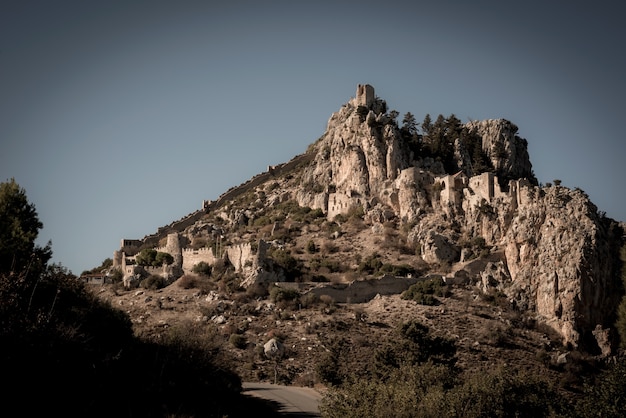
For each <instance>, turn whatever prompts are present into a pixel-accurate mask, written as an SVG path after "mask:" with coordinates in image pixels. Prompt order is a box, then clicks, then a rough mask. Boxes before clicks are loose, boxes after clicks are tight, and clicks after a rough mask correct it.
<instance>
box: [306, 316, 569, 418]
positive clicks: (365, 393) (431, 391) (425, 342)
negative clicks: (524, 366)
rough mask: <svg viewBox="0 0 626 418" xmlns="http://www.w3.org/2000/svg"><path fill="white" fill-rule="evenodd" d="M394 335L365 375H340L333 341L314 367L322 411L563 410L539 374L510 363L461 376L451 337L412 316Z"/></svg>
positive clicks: (476, 413) (465, 413)
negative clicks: (321, 387)
mask: <svg viewBox="0 0 626 418" xmlns="http://www.w3.org/2000/svg"><path fill="white" fill-rule="evenodd" d="M397 335H398V338H396V339H395V340H392V341H391V342H389V343H388V344H387V345H386V346H384V347H383V348H381V349H379V350H378V351H377V352H376V355H375V359H374V365H373V369H372V370H371V372H370V373H369V374H368V377H367V378H363V377H362V376H360V375H357V374H351V375H349V376H347V377H345V376H341V375H339V374H338V370H339V368H338V367H336V366H337V363H338V362H339V354H338V353H340V352H341V350H342V349H345V342H344V343H343V344H341V343H338V344H335V345H334V346H332V347H331V349H330V351H329V355H328V357H327V359H326V361H325V362H322V363H320V366H319V367H318V374H319V376H320V378H324V379H325V380H326V381H327V382H328V383H329V384H331V389H330V391H329V393H328V395H327V396H326V397H325V398H324V399H323V401H322V405H321V408H320V409H321V411H322V416H323V417H327V418H334V417H373V416H377V417H378V416H394V417H439V416H446V417H492V416H493V417H551V416H552V417H554V416H562V415H559V414H560V413H565V411H566V409H565V408H564V402H563V401H561V398H560V397H559V396H558V393H557V390H556V388H554V387H553V386H551V385H550V384H549V383H547V382H546V381H545V380H544V379H542V378H541V377H540V376H537V375H533V374H529V373H526V372H522V371H519V370H515V369H514V368H512V367H510V368H507V369H504V368H494V369H492V370H484V371H477V372H473V373H470V374H469V375H461V374H460V373H459V371H458V370H457V369H456V366H455V353H456V347H455V345H454V343H453V342H452V341H450V340H447V339H444V338H441V337H437V336H435V335H432V334H431V333H430V330H429V329H428V327H426V326H425V325H423V324H421V323H419V322H417V321H408V322H406V323H403V324H401V325H400V326H399V327H398V329H397Z"/></svg>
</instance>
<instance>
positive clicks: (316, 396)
mask: <svg viewBox="0 0 626 418" xmlns="http://www.w3.org/2000/svg"><path fill="white" fill-rule="evenodd" d="M243 390H244V393H246V394H248V395H251V396H256V397H259V398H263V399H267V400H270V401H273V402H276V403H278V404H279V405H280V407H279V410H278V412H280V413H281V415H284V416H287V417H302V418H308V417H311V418H313V417H319V416H320V413H319V402H320V399H322V395H321V394H320V393H319V392H318V391H316V390H315V389H312V388H304V387H299V386H281V385H273V384H271V383H256V382H244V383H243Z"/></svg>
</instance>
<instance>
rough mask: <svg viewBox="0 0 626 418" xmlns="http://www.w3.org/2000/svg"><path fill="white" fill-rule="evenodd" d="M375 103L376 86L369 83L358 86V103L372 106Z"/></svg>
mask: <svg viewBox="0 0 626 418" xmlns="http://www.w3.org/2000/svg"><path fill="white" fill-rule="evenodd" d="M372 104H374V87H372V86H370V85H369V84H359V85H357V86H356V105H357V106H365V107H368V108H369V107H371V106H372Z"/></svg>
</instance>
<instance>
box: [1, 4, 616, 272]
mask: <svg viewBox="0 0 626 418" xmlns="http://www.w3.org/2000/svg"><path fill="white" fill-rule="evenodd" d="M211 3H215V2H208V1H185V0H179V1H161V0H150V1H147V0H146V1H144V0H140V1H132V0H128V1H117V0H110V1H106V2H104V1H90V0H80V1H78V0H76V1H75V0H57V1H54V2H51V1H43V0H42V1H30V0H3V1H2V2H0V181H7V180H9V179H11V178H15V180H16V181H17V183H18V184H19V185H20V186H21V187H22V188H24V189H25V191H26V194H27V197H28V199H29V201H30V202H32V203H33V204H34V205H35V208H36V210H37V213H38V215H39V218H40V220H41V221H42V223H43V224H44V227H43V229H42V230H41V231H40V234H39V237H38V241H37V242H38V243H39V244H40V245H45V244H46V243H47V242H48V241H51V242H52V251H53V260H52V261H53V262H55V263H60V264H62V265H64V266H65V267H67V268H68V269H70V270H71V271H72V272H73V273H74V274H80V273H81V272H82V271H84V270H87V269H91V268H93V267H97V266H99V265H100V264H101V263H102V261H103V260H104V259H106V258H109V257H112V256H113V251H115V250H116V249H118V248H119V245H120V240H121V239H123V238H133V239H140V238H143V237H144V236H146V235H149V234H152V233H154V232H156V230H157V228H158V227H160V226H164V225H167V224H169V223H170V222H172V221H175V220H178V219H180V218H182V217H184V216H186V215H187V214H189V213H191V212H194V211H195V210H197V209H200V207H201V204H202V200H203V199H216V198H217V197H219V196H220V195H221V194H222V193H223V192H225V191H227V190H228V189H229V188H230V187H232V186H237V185H239V184H241V183H243V182H245V181H246V180H248V179H249V178H251V177H252V176H254V175H256V174H258V173H261V172H263V171H265V170H266V169H267V166H268V165H274V164H278V163H282V162H287V161H289V160H290V159H291V158H292V157H294V156H296V155H298V154H301V153H303V152H305V151H306V149H307V147H308V145H309V144H311V143H313V142H315V141H316V140H317V139H318V138H319V137H320V136H322V134H323V133H324V131H325V128H326V123H327V121H328V119H329V117H330V116H331V114H332V113H333V112H336V111H337V110H339V108H340V107H341V106H342V105H343V104H345V103H347V102H348V101H349V100H350V99H351V98H352V97H354V95H355V92H356V86H357V84H371V85H373V86H374V88H375V90H376V95H377V96H379V97H380V98H382V99H384V100H385V101H386V102H387V105H388V108H389V109H394V110H397V111H398V112H399V113H400V115H401V116H400V117H399V121H401V119H402V115H404V114H405V113H406V112H411V113H412V114H414V115H415V117H416V119H417V120H418V121H421V120H422V119H423V117H424V116H425V115H426V114H430V115H431V116H433V119H434V118H435V117H436V116H437V115H439V114H442V115H444V116H449V115H451V114H454V115H456V116H457V117H458V118H459V119H460V120H461V121H463V122H467V121H469V120H476V119H478V120H482V119H497V118H505V119H508V120H510V121H512V122H513V123H515V124H516V125H517V126H518V127H519V132H518V134H519V135H520V136H521V137H523V138H526V139H527V140H528V144H529V145H528V148H529V154H530V159H531V162H532V164H533V169H534V172H535V175H536V176H537V178H538V180H539V181H540V182H541V183H544V184H545V183H548V182H552V181H553V180H554V179H559V180H561V181H562V185H563V186H566V187H570V188H574V187H579V188H581V189H583V190H584V191H585V192H587V193H588V194H589V196H590V198H591V200H592V201H593V203H594V204H595V205H597V207H598V210H600V211H604V212H606V214H607V216H609V217H611V218H614V219H616V220H619V221H626V193H625V191H626V187H625V186H624V183H623V180H624V179H625V176H624V173H623V171H622V168H624V166H623V164H625V157H626V140H625V139H626V138H625V134H624V131H625V128H624V126H623V120H624V118H623V116H624V114H623V113H624V108H625V106H624V98H626V82H625V79H624V77H625V74H626V54H624V44H623V42H624V40H625V39H626V25H624V24H623V18H624V16H625V13H624V12H625V9H626V6H624V5H622V4H620V2H618V1H606V0H598V1H595V2H569V1H559V0H554V1H549V2H547V1H536V0H529V1H523V2H522V1H515V2H512V1H503V0H499V1H474V2H466V1H446V0H438V1H416V2H412V3H410V4H409V3H408V2H406V1H396V0H388V1H385V2H382V1H376V2H373V1H369V0H360V1H326V0H318V1H315V2H296V1H270V0H267V1H264V2H261V1H241V0H231V1H228V2H219V4H211ZM405 3H407V4H405Z"/></svg>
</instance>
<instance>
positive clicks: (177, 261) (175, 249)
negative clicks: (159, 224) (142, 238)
mask: <svg viewBox="0 0 626 418" xmlns="http://www.w3.org/2000/svg"><path fill="white" fill-rule="evenodd" d="M165 248H166V251H167V252H168V253H169V254H171V255H172V257H174V263H173V265H174V266H175V267H182V265H183V250H182V247H181V245H180V236H179V235H178V232H174V233H171V234H167V244H165Z"/></svg>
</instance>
